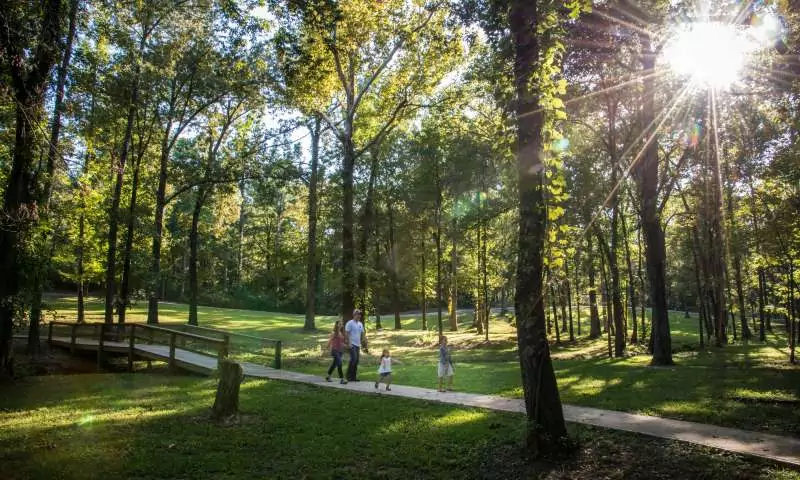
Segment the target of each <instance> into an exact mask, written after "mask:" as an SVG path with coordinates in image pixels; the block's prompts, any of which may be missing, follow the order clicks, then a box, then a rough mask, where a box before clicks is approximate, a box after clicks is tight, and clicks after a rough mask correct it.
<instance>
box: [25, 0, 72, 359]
mask: <svg viewBox="0 0 800 480" xmlns="http://www.w3.org/2000/svg"><path fill="white" fill-rule="evenodd" d="M78 3H79V1H78V0H72V1H71V2H70V10H69V28H68V32H67V38H66V44H65V45H64V53H63V55H62V56H61V64H60V65H59V68H58V80H57V83H56V92H55V100H54V102H53V121H52V123H51V126H50V145H49V147H48V151H47V170H46V172H45V175H44V185H43V186H42V189H41V192H42V197H41V198H40V199H39V202H40V204H41V205H42V206H43V207H44V209H43V210H42V215H41V216H40V221H49V220H50V199H51V198H52V196H53V184H54V183H55V182H54V177H55V172H56V164H57V162H56V157H57V156H58V145H59V135H60V131H61V114H62V112H63V110H64V91H65V87H66V84H67V71H68V69H69V64H70V58H71V56H72V43H73V39H74V38H75V30H76V23H77V22H76V21H75V20H76V18H77V15H78ZM51 236H52V233H51V232H46V233H44V234H42V238H41V242H42V246H43V247H44V248H47V244H50V243H53V244H54V242H55V240H54V239H52V238H51ZM53 246H55V245H53ZM51 249H52V248H51ZM41 257H43V258H39V259H37V264H36V265H35V266H34V268H35V270H36V271H35V272H34V281H33V292H32V297H33V298H32V302H31V303H32V306H31V315H30V320H29V322H28V345H27V350H28V353H29V354H31V355H37V354H38V353H39V347H40V346H39V325H40V323H41V318H42V293H43V289H44V285H43V282H44V279H45V276H46V275H47V270H48V269H49V266H50V261H51V260H50V259H51V258H52V254H51V255H42V256H41Z"/></svg>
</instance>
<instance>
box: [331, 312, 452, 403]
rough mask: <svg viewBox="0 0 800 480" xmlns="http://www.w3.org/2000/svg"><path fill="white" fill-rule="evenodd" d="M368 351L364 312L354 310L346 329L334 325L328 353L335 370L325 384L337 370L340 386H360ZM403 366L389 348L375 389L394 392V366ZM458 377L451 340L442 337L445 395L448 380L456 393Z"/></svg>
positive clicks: (339, 323)
mask: <svg viewBox="0 0 800 480" xmlns="http://www.w3.org/2000/svg"><path fill="white" fill-rule="evenodd" d="M362 346H363V347H364V351H367V348H368V347H367V335H366V330H365V328H364V321H363V318H362V313H361V310H358V309H356V310H353V318H352V319H351V320H348V321H347V323H345V324H344V325H342V320H337V321H336V323H335V324H334V325H333V331H332V332H331V335H330V337H329V338H328V349H329V350H330V352H331V357H332V358H333V360H332V361H331V366H330V367H329V368H328V374H327V375H326V376H325V380H327V381H329V382H330V381H332V380H331V374H332V373H333V371H334V370H337V372H338V374H339V383H341V384H346V383H347V382H358V381H359V380H358V364H359V361H360V360H361V347H362ZM345 347H347V348H348V349H349V353H350V361H349V362H348V364H347V375H346V376H345V375H343V372H342V355H343V354H344V349H345ZM393 361H394V363H397V364H400V363H401V362H400V361H399V360H397V359H394V360H393V359H392V356H391V353H390V352H389V349H388V348H384V349H383V352H382V353H381V358H380V365H379V366H378V378H377V380H376V382H375V389H376V390H377V389H378V387H379V386H380V384H381V383H385V384H386V390H387V391H391V390H392V388H391V385H392V362H393ZM454 375H455V368H454V367H453V359H452V357H451V355H450V349H449V348H448V346H447V337H445V336H444V335H442V336H441V337H439V362H438V369H437V376H438V379H439V391H440V392H444V391H445V387H444V385H445V379H446V380H447V391H452V390H453V376H454Z"/></svg>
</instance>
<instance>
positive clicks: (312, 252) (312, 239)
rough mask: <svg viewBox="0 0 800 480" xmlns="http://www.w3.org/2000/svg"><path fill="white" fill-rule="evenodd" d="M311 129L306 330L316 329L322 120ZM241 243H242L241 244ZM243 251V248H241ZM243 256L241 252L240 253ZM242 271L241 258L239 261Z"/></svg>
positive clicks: (317, 118) (315, 119)
mask: <svg viewBox="0 0 800 480" xmlns="http://www.w3.org/2000/svg"><path fill="white" fill-rule="evenodd" d="M310 131H311V177H310V178H309V179H308V252H307V257H306V321H305V324H304V325H303V328H304V329H305V330H315V329H316V328H317V327H316V325H315V323H314V317H315V314H316V312H315V306H316V300H317V290H316V286H317V284H316V268H317V202H318V200H317V181H318V176H319V140H320V134H321V120H320V118H319V117H316V118H314V123H313V125H312V126H311V127H310ZM240 245H241V244H240ZM240 252H241V250H240ZM240 258H241V253H240ZM239 269H240V271H241V260H240V263H239Z"/></svg>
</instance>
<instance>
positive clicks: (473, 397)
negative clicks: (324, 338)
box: [242, 364, 800, 467]
mask: <svg viewBox="0 0 800 480" xmlns="http://www.w3.org/2000/svg"><path fill="white" fill-rule="evenodd" d="M242 368H243V370H244V374H245V375H246V376H249V377H260V378H271V379H276V380H288V381H292V382H302V383H308V384H312V385H317V386H321V387H327V388H336V389H340V390H349V391H354V392H360V393H371V394H373V395H375V388H374V385H375V384H374V383H373V382H372V381H364V382H357V383H352V382H351V383H349V384H347V385H340V384H339V383H338V381H335V382H330V383H329V382H326V381H325V379H324V378H322V377H318V376H314V375H308V374H305V373H297V372H290V371H287V370H275V369H272V368H268V367H262V366H260V365H253V364H242ZM384 388H385V387H383V386H381V389H380V390H379V395H391V396H395V397H406V398H417V399H420V400H429V401H434V402H441V403H449V404H454V405H464V406H469V407H478V408H486V409H490V410H500V411H505V412H515V413H525V405H524V403H523V401H522V400H521V399H515V398H506V397H500V396H496V395H481V394H476V393H465V392H438V391H436V390H432V389H426V388H419V387H408V386H404V385H392V390H391V391H389V392H387V391H385V389H384ZM564 417H565V418H566V420H567V421H568V422H573V423H582V424H586V425H593V426H597V427H604V428H611V429H614V430H624V431H626V432H635V433H641V434H644V435H650V436H653V437H659V438H666V439H669V440H678V441H682V442H689V443H695V444H698V445H704V446H707V447H713V448H719V449H721V450H727V451H729V452H735V453H741V454H745V455H754V456H757V457H763V458H768V459H770V460H775V461H778V462H782V463H786V464H790V465H795V466H799V467H800V439H797V438H792V437H782V436H779V435H771V434H767V433H759V432H751V431H747V430H738V429H735V428H725V427H717V426H714V425H706V424H703V423H695V422H685V421H682V420H672V419H668V418H661V417H652V416H648V415H636V414H633V413H625V412H616V411H612V410H601V409H599V408H590V407H578V406H575V405H564Z"/></svg>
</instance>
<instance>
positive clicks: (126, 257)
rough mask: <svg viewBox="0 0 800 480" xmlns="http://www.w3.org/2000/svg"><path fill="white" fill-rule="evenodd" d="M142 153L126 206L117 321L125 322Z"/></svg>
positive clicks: (137, 163) (135, 166)
mask: <svg viewBox="0 0 800 480" xmlns="http://www.w3.org/2000/svg"><path fill="white" fill-rule="evenodd" d="M142 155H144V152H143V151H142V152H140V155H139V156H138V158H137V159H136V164H135V165H134V167H133V180H132V182H131V201H130V205H129V206H128V225H127V227H128V229H127V231H126V232H125V250H124V251H123V252H122V259H123V260H122V281H121V282H120V286H119V298H120V302H119V323H125V314H126V312H127V310H128V305H129V304H130V299H129V298H128V294H129V290H130V281H131V279H130V277H131V253H132V251H133V231H134V227H135V221H136V194H137V192H138V190H139V167H140V165H141V163H142Z"/></svg>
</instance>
